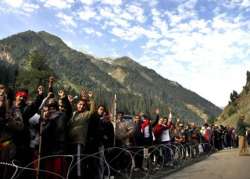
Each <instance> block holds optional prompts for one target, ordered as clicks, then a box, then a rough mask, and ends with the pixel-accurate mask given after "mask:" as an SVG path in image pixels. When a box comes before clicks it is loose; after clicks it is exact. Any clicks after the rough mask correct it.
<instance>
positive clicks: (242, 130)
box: [236, 120, 250, 136]
mask: <svg viewBox="0 0 250 179" xmlns="http://www.w3.org/2000/svg"><path fill="white" fill-rule="evenodd" d="M247 127H250V124H248V123H245V122H244V121H243V120H239V121H238V122H237V127H236V133H237V135H239V136H246V131H247V129H246V128H247Z"/></svg>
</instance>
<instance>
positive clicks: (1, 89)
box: [0, 84, 6, 96]
mask: <svg viewBox="0 0 250 179" xmlns="http://www.w3.org/2000/svg"><path fill="white" fill-rule="evenodd" d="M5 90H6V89H5V86H4V85H2V84H0V96H3V95H4V94H5V92H6V91H5Z"/></svg>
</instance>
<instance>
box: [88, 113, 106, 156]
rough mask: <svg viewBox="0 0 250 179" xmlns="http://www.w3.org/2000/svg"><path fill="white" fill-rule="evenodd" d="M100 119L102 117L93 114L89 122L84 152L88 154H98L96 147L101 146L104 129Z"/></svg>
mask: <svg viewBox="0 0 250 179" xmlns="http://www.w3.org/2000/svg"><path fill="white" fill-rule="evenodd" d="M101 117H102V116H100V115H99V114H98V113H97V112H95V113H94V114H93V115H92V116H91V119H90V120H89V124H88V133H87V143H86V150H87V152H88V153H94V152H98V147H100V146H102V145H103V135H104V133H103V132H104V129H103V125H102V121H101Z"/></svg>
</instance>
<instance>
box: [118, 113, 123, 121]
mask: <svg viewBox="0 0 250 179" xmlns="http://www.w3.org/2000/svg"><path fill="white" fill-rule="evenodd" d="M123 115H124V113H123V112H118V113H117V120H118V121H122V120H123Z"/></svg>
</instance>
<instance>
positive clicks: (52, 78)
mask: <svg viewBox="0 0 250 179" xmlns="http://www.w3.org/2000/svg"><path fill="white" fill-rule="evenodd" d="M54 81H55V77H54V76H50V77H49V84H52V83H54Z"/></svg>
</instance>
